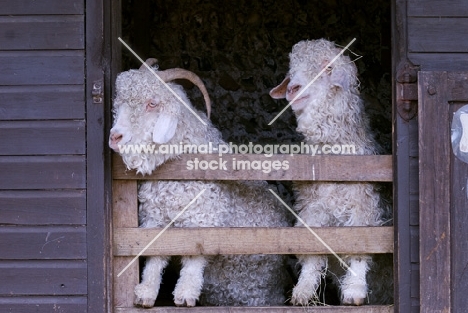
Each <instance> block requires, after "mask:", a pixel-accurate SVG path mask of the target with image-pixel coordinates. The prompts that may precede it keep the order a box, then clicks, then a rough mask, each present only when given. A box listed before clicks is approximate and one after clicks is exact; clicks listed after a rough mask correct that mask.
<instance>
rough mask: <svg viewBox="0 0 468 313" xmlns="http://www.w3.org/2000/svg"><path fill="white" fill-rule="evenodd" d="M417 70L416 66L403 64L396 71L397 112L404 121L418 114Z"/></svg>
mask: <svg viewBox="0 0 468 313" xmlns="http://www.w3.org/2000/svg"><path fill="white" fill-rule="evenodd" d="M418 70H419V68H418V67H417V66H414V65H412V64H410V63H403V64H402V66H400V68H399V69H398V70H397V77H396V80H397V84H396V92H397V99H396V102H397V110H398V114H399V115H400V117H401V118H402V119H404V120H405V121H409V120H411V119H413V118H414V117H416V115H417V114H418Z"/></svg>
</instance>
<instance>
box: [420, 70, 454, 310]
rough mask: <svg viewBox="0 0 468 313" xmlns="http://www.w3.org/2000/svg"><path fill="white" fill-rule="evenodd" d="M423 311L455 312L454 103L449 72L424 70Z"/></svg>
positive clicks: (422, 145)
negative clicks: (452, 220) (450, 97)
mask: <svg viewBox="0 0 468 313" xmlns="http://www.w3.org/2000/svg"><path fill="white" fill-rule="evenodd" d="M418 84H419V86H418V93H419V94H418V98H419V165H420V166H419V177H420V181H419V195H420V198H419V199H420V200H419V208H420V220H419V224H420V226H419V227H420V254H419V256H420V270H421V271H420V273H421V289H420V299H421V311H420V312H421V313H445V312H451V287H452V286H451V269H450V267H451V264H450V256H451V246H450V245H451V236H450V234H451V232H450V186H451V179H450V156H451V153H452V151H451V147H450V121H451V116H449V112H450V107H449V103H448V101H447V73H446V72H420V73H419V78H418Z"/></svg>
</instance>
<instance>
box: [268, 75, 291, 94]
mask: <svg viewBox="0 0 468 313" xmlns="http://www.w3.org/2000/svg"><path fill="white" fill-rule="evenodd" d="M290 80H291V79H290V78H289V75H287V76H286V77H285V78H284V80H283V81H282V82H281V84H279V85H278V86H276V87H275V88H273V89H272V90H270V97H272V98H273V99H284V98H286V90H287V89H288V84H289V81H290Z"/></svg>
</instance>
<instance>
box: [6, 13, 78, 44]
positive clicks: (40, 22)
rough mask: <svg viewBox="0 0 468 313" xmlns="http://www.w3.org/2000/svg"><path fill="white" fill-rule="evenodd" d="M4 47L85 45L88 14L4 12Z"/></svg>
mask: <svg viewBox="0 0 468 313" xmlns="http://www.w3.org/2000/svg"><path fill="white" fill-rule="evenodd" d="M0 38H1V39H2V48H1V49H2V50H38V49H43V50H53V49H83V48H84V16H83V15H68V16H67V15H66V16H63V15H56V16H49V15H46V16H41V15H36V16H0Z"/></svg>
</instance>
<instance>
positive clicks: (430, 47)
mask: <svg viewBox="0 0 468 313" xmlns="http://www.w3.org/2000/svg"><path fill="white" fill-rule="evenodd" d="M407 23H408V43H407V44H408V58H409V59H410V60H411V61H412V62H413V63H414V64H417V65H421V69H422V70H426V71H428V70H430V71H437V70H439V71H448V70H453V71H463V70H467V69H468V40H467V36H466V29H468V3H467V2H466V1H465V0H452V1H446V2H443V4H441V1H438V0H408V22H407Z"/></svg>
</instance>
